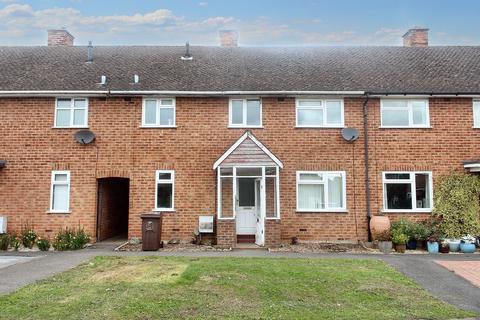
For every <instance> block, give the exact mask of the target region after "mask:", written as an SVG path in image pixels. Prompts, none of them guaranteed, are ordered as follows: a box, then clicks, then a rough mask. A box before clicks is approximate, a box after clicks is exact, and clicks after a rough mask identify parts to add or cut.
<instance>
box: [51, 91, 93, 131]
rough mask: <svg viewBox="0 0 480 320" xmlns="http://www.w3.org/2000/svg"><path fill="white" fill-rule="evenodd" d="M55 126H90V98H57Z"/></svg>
mask: <svg viewBox="0 0 480 320" xmlns="http://www.w3.org/2000/svg"><path fill="white" fill-rule="evenodd" d="M54 127H55V128H86V127H88V99H86V98H72V99H70V98H57V99H56V100H55V124H54Z"/></svg>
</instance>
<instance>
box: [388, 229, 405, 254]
mask: <svg viewBox="0 0 480 320" xmlns="http://www.w3.org/2000/svg"><path fill="white" fill-rule="evenodd" d="M392 241H393V243H394V244H395V251H397V252H399V253H405V250H406V249H407V241H408V236H407V235H406V234H404V233H402V232H401V231H400V230H395V232H392Z"/></svg>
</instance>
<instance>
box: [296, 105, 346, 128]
mask: <svg viewBox="0 0 480 320" xmlns="http://www.w3.org/2000/svg"><path fill="white" fill-rule="evenodd" d="M296 105H297V106H296V109H297V127H311V128H315V127H343V101H342V100H332V99H328V100H321V99H297V102H296Z"/></svg>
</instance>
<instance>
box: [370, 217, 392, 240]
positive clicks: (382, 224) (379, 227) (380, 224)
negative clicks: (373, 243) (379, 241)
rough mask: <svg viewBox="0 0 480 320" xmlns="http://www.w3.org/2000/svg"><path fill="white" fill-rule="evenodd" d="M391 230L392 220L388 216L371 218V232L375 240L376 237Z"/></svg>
mask: <svg viewBox="0 0 480 320" xmlns="http://www.w3.org/2000/svg"><path fill="white" fill-rule="evenodd" d="M387 230H390V218H389V217H387V216H373V217H371V218H370V231H371V232H372V237H373V240H375V239H376V238H375V237H376V235H378V234H380V233H382V232H384V231H387Z"/></svg>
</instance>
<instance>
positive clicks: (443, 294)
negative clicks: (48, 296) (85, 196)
mask: <svg viewBox="0 0 480 320" xmlns="http://www.w3.org/2000/svg"><path fill="white" fill-rule="evenodd" d="M113 247H114V246H113V245H112V246H110V247H109V246H101V247H96V248H93V249H84V250H79V251H72V252H48V253H44V252H41V253H40V252H36V253H33V252H31V253H25V254H21V253H7V254H9V255H10V256H29V257H37V259H33V260H30V261H26V262H23V263H21V264H16V265H12V266H8V267H5V268H0V294H5V293H9V292H12V291H14V290H16V289H18V288H20V287H22V286H24V285H26V284H29V283H32V282H35V281H37V280H40V279H44V278H47V277H49V276H52V275H54V274H57V273H60V272H63V271H65V270H68V269H71V268H73V267H75V266H77V265H79V264H81V263H82V262H86V261H88V260H89V259H91V258H93V257H94V256H98V255H121V256H151V255H155V256H195V257H259V258H279V257H283V258H323V259H334V258H347V259H381V260H384V261H385V262H387V263H388V264H390V265H391V266H393V267H394V268H395V269H397V270H398V271H400V272H402V273H403V274H405V275H406V276H408V277H410V278H411V279H413V280H414V281H415V282H417V283H418V284H419V285H421V286H422V287H424V288H425V289H426V290H428V291H429V292H430V293H431V294H433V295H434V296H436V297H438V298H440V299H442V300H444V301H446V302H449V303H451V304H453V305H456V306H458V307H460V308H464V309H468V310H473V311H477V312H480V289H479V288H477V287H475V286H474V285H472V284H471V283H470V282H468V281H466V280H465V279H463V278H462V277H459V276H457V275H456V274H455V273H453V272H451V271H448V270H447V269H445V268H443V267H442V266H440V265H439V264H438V263H436V261H438V260H440V261H480V255H479V254H472V255H468V254H465V255H453V254H449V255H420V254H412V255H408V254H405V255H394V254H391V255H382V254H343V253H332V254H318V253H317V254H315V253H284V252H282V253H280V252H276V253H275V252H268V251H261V250H244V251H231V252H114V251H112V250H113Z"/></svg>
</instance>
